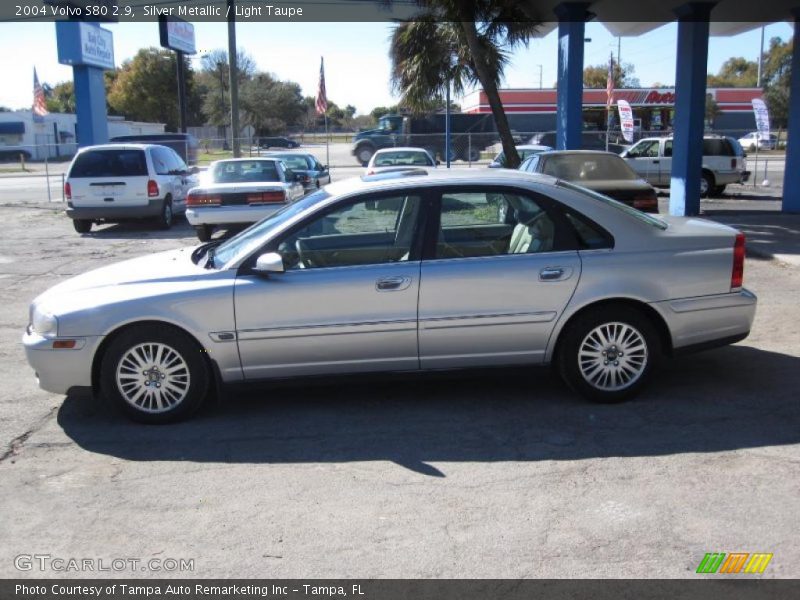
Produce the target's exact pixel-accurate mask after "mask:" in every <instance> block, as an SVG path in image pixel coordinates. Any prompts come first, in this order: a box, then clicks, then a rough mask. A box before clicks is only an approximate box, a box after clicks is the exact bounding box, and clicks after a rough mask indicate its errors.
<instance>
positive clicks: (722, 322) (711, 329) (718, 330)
mask: <svg viewBox="0 0 800 600" xmlns="http://www.w3.org/2000/svg"><path fill="white" fill-rule="evenodd" d="M757 302H758V299H757V298H756V295H755V294H753V293H752V292H751V291H750V290H747V289H744V288H743V289H742V290H741V291H739V292H733V293H730V294H717V295H714V296H700V297H697V298H682V299H680V300H665V301H664V302H655V303H653V304H652V305H651V306H653V308H655V309H656V310H658V311H659V313H661V315H662V316H663V317H664V321H665V322H666V323H667V327H668V328H669V330H670V333H671V335H672V347H673V349H675V350H678V349H680V348H684V347H701V346H708V347H711V346H713V345H714V342H716V341H723V342H724V341H725V340H733V339H744V338H745V337H747V335H748V334H749V333H750V329H751V327H752V326H753V319H754V318H755V314H756V304H757Z"/></svg>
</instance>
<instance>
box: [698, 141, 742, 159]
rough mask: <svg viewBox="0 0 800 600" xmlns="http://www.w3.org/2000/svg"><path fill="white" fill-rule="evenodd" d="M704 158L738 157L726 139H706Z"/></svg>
mask: <svg viewBox="0 0 800 600" xmlns="http://www.w3.org/2000/svg"><path fill="white" fill-rule="evenodd" d="M703 156H736V153H735V152H734V150H733V147H732V146H731V143H730V142H729V141H728V140H726V139H725V138H705V139H704V140H703Z"/></svg>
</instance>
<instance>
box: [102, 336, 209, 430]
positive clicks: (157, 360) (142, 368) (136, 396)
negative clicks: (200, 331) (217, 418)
mask: <svg viewBox="0 0 800 600" xmlns="http://www.w3.org/2000/svg"><path fill="white" fill-rule="evenodd" d="M100 384H101V388H102V391H103V393H104V395H105V397H106V398H107V399H108V400H109V401H110V402H111V403H112V404H114V405H115V406H116V407H117V408H119V409H120V410H122V411H123V412H124V413H125V414H127V415H128V416H129V417H130V418H131V419H133V420H135V421H139V422H142V423H170V422H174V421H179V420H181V419H185V418H186V417H188V416H190V415H191V414H192V413H193V412H194V411H196V410H197V409H198V408H199V407H200V405H201V404H202V403H203V400H204V399H205V397H206V394H207V392H208V386H209V376H208V368H207V365H206V364H205V360H204V358H203V356H202V348H200V347H199V346H198V345H197V343H196V342H195V341H194V340H192V339H191V338H190V337H189V336H188V335H186V334H185V333H183V332H181V331H180V330H178V329H175V328H172V327H169V326H166V327H164V326H157V325H142V326H140V327H134V328H132V329H128V330H127V331H124V332H122V333H121V334H120V335H119V337H117V338H116V339H114V340H113V341H112V342H111V345H110V346H109V347H108V350H107V351H106V353H105V355H104V356H103V360H102V363H101V371H100Z"/></svg>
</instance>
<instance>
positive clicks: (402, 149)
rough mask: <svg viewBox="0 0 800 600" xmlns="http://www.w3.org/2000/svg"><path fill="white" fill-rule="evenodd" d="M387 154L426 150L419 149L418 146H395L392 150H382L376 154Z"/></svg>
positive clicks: (423, 150) (423, 149)
mask: <svg viewBox="0 0 800 600" xmlns="http://www.w3.org/2000/svg"><path fill="white" fill-rule="evenodd" d="M387 152H425V153H427V152H428V151H427V150H425V148H417V147H416V146H393V147H392V148H381V149H380V150H378V151H377V152H376V153H375V154H386V153H387Z"/></svg>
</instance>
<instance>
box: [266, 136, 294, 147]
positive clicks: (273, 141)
mask: <svg viewBox="0 0 800 600" xmlns="http://www.w3.org/2000/svg"><path fill="white" fill-rule="evenodd" d="M258 147H259V148H299V147H300V143H299V142H297V141H296V140H293V139H290V138H288V137H283V136H272V137H262V138H259V139H258Z"/></svg>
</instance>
